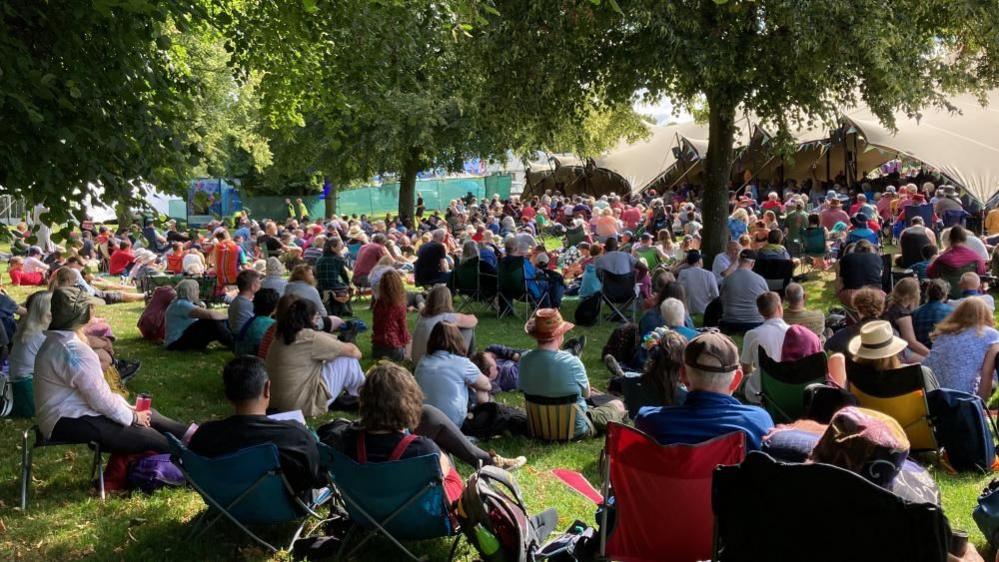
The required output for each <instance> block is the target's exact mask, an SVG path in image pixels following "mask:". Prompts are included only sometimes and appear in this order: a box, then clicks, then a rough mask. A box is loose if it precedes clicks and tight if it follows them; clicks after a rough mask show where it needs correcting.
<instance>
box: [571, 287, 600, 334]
mask: <svg viewBox="0 0 999 562" xmlns="http://www.w3.org/2000/svg"><path fill="white" fill-rule="evenodd" d="M599 317H600V293H596V294H593V295H590V296H588V297H586V298H583V299H580V301H579V306H577V307H576V317H575V320H576V324H577V325H578V326H593V325H594V324H596V323H597V319H598V318H599Z"/></svg>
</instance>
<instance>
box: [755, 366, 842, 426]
mask: <svg viewBox="0 0 999 562" xmlns="http://www.w3.org/2000/svg"><path fill="white" fill-rule="evenodd" d="M759 354H760V356H759V363H760V388H761V391H760V397H761V398H762V400H763V407H764V409H766V411H767V412H769V413H770V416H771V417H773V418H774V421H776V422H777V423H788V422H793V421H795V420H799V419H801V418H802V417H804V415H805V389H806V388H807V387H808V386H809V385H812V384H815V383H823V382H825V380H826V373H827V371H828V365H827V363H826V354H825V352H822V351H820V352H818V353H814V354H812V355H809V356H808V357H802V358H801V359H797V360H795V361H786V362H777V361H774V360H773V359H771V358H770V356H769V355H767V352H766V350H765V349H763V348H762V347H760V348H759Z"/></svg>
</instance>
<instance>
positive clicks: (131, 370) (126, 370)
mask: <svg viewBox="0 0 999 562" xmlns="http://www.w3.org/2000/svg"><path fill="white" fill-rule="evenodd" d="M114 366H115V368H117V369H118V375H119V376H120V377H121V384H125V383H127V382H128V381H129V380H131V379H132V378H134V377H135V375H137V374H139V368H140V367H142V363H139V362H138V361H125V360H124V359H116V360H115V362H114Z"/></svg>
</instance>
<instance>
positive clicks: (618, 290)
mask: <svg viewBox="0 0 999 562" xmlns="http://www.w3.org/2000/svg"><path fill="white" fill-rule="evenodd" d="M598 273H599V272H598ZM600 283H601V289H600V300H601V301H603V302H604V303H606V304H607V306H609V307H610V308H611V315H610V319H611V320H614V321H621V322H627V321H628V318H629V316H626V315H625V314H624V312H623V311H624V309H626V308H630V309H631V314H630V318H631V321H632V322H634V321H635V309H636V308H638V292H637V291H636V289H635V272H634V271H629V272H628V273H623V274H621V275H616V274H614V273H609V272H607V271H603V272H602V274H601V279H600Z"/></svg>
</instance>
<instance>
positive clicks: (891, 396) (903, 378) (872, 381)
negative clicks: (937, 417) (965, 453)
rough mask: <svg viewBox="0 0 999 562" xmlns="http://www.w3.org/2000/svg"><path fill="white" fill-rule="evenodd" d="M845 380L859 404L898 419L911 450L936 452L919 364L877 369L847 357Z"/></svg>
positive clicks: (936, 445)
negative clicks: (886, 369) (879, 370)
mask: <svg viewBox="0 0 999 562" xmlns="http://www.w3.org/2000/svg"><path fill="white" fill-rule="evenodd" d="M846 380H847V382H848V383H849V386H850V392H851V393H852V394H853V395H854V396H856V397H857V401H858V402H859V403H860V406H861V407H864V408H869V409H871V410H877V411H879V412H882V413H884V414H886V415H889V416H891V417H893V418H895V420H896V421H898V423H899V425H901V426H902V429H904V430H905V434H906V436H908V438H909V443H910V445H911V447H912V450H913V451H932V452H936V451H937V450H938V449H939V446H938V444H937V440H936V437H935V436H934V434H933V425H932V423H931V421H930V409H929V405H928V404H927V402H926V388H925V383H924V382H923V370H922V367H921V366H919V365H907V366H905V367H902V368H900V369H893V370H891V371H882V372H878V371H875V370H874V369H873V368H871V367H869V366H867V365H859V364H857V363H855V362H853V361H850V360H849V359H848V360H847V362H846Z"/></svg>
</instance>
